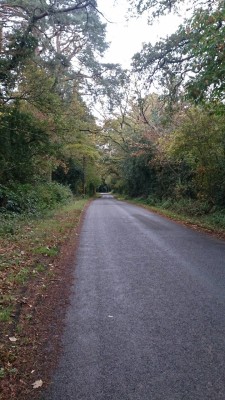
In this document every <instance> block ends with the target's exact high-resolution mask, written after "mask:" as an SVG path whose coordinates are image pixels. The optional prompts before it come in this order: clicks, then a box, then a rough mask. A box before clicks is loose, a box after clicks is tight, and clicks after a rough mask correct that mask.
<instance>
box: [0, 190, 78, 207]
mask: <svg viewBox="0 0 225 400" xmlns="http://www.w3.org/2000/svg"><path fill="white" fill-rule="evenodd" d="M71 198H72V193H71V191H70V190H69V188H67V187H65V186H62V185H60V184H58V183H40V184H36V185H35V186H34V185H31V184H23V185H22V184H18V183H17V184H15V183H14V184H11V185H10V186H8V185H7V186H3V185H0V206H1V208H0V209H1V212H3V213H4V212H7V211H11V212H14V213H22V212H26V213H33V214H34V213H35V214H37V213H40V212H42V211H44V210H47V209H51V208H54V207H56V206H57V205H58V204H65V203H66V202H68V201H69V200H71Z"/></svg>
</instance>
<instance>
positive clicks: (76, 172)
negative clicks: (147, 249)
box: [0, 0, 225, 214]
mask: <svg viewBox="0 0 225 400" xmlns="http://www.w3.org/2000/svg"><path fill="white" fill-rule="evenodd" d="M129 3H130V11H129V14H128V18H137V17H138V15H140V14H142V13H147V14H148V16H149V23H152V22H153V21H155V20H157V19H158V18H160V16H161V15H165V14H168V13H171V12H175V13H183V14H185V13H184V10H185V7H187V6H185V4H186V2H185V1H182V0H157V1H156V0H129ZM115 6H116V5H115ZM187 15H188V17H187V18H186V19H185V20H184V22H183V24H182V25H181V26H180V27H179V28H178V30H177V31H176V32H175V33H174V34H172V35H171V36H168V37H167V38H165V39H161V40H160V41H158V42H157V43H156V44H155V45H152V44H151V43H149V39H150V38H148V37H146V43H145V44H144V45H143V48H142V50H141V51H140V52H139V53H137V54H135V55H134V56H133V60H132V66H131V69H130V70H123V69H122V67H121V66H120V65H118V64H104V63H103V62H102V55H103V54H104V51H105V50H106V49H107V47H108V44H107V43H106V39H105V31H106V23H107V21H106V20H105V19H104V15H102V13H101V10H99V9H98V4H97V1H95V0H90V1H88V0H75V1H72V0H29V1H28V0H8V1H7V2H4V1H1V3H0V17H1V18H0V20H1V22H0V53H1V61H0V81H1V82H0V107H1V109H0V209H1V210H2V212H8V211H11V212H12V211H13V212H23V211H26V212H31V213H36V212H37V211H38V210H39V209H42V208H43V209H44V208H46V207H52V206H54V205H55V204H56V203H58V202H62V201H65V200H67V199H68V198H70V197H71V192H72V193H73V194H74V195H93V194H94V193H95V191H96V190H101V191H104V190H113V191H115V192H117V193H123V194H126V195H128V196H130V197H142V198H145V199H146V201H147V202H148V203H149V204H152V205H154V204H164V206H165V207H172V206H173V205H174V204H177V205H180V208H181V209H182V210H184V209H186V211H188V212H191V213H193V214H201V213H210V212H213V211H215V210H218V209H221V210H222V209H223V208H224V206H225V129H224V127H225V103H224V101H225V99H224V88H225V41H224V38H225V3H224V1H222V0H211V1H209V0H196V1H195V0H192V1H191V2H188V13H187ZM159 21H160V20H159ZM94 106H95V108H96V107H97V109H98V110H99V114H100V115H101V118H99V119H97V118H96V117H94V115H95V113H94V111H93V110H94Z"/></svg>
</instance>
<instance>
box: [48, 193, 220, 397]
mask: <svg viewBox="0 0 225 400" xmlns="http://www.w3.org/2000/svg"><path fill="white" fill-rule="evenodd" d="M74 274H75V275H74V277H75V279H74V286H73V291H72V295H71V305H70V307H69V309H68V313H67V316H66V328H65V333H64V337H63V349H62V354H61V358H60V362H59V365H58V367H57V369H56V371H55V373H54V376H53V383H52V385H50V387H49V390H48V391H47V392H46V393H45V397H44V399H45V400H207V399H209V400H219V399H221V400H225V242H223V241H222V240H219V239H216V238H214V237H211V236H208V235H206V234H204V233H199V232H197V231H195V230H192V229H190V228H187V227H185V226H183V225H181V224H178V223H175V222H172V221H169V220H168V219H166V218H163V217H160V216H158V215H156V214H154V213H151V212H149V211H147V210H145V209H143V208H140V207H136V206H133V205H131V204H128V203H124V202H120V201H117V200H115V199H113V198H110V196H107V195H105V196H103V198H101V199H97V200H95V201H94V202H92V204H91V205H90V207H89V208H88V210H87V213H86V217H85V221H84V224H83V229H82V232H81V237H80V246H79V250H78V256H77V260H76V268H75V273H74Z"/></svg>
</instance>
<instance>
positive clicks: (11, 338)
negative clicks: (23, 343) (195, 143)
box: [9, 336, 17, 342]
mask: <svg viewBox="0 0 225 400" xmlns="http://www.w3.org/2000/svg"><path fill="white" fill-rule="evenodd" d="M9 340H10V342H16V341H17V338H15V337H14V336H12V337H10V338H9Z"/></svg>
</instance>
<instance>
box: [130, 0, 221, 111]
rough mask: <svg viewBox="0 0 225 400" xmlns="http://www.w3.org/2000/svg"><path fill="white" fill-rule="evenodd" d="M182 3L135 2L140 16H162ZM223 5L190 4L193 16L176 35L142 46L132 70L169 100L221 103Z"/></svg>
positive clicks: (205, 2) (175, 0) (217, 2)
mask: <svg viewBox="0 0 225 400" xmlns="http://www.w3.org/2000/svg"><path fill="white" fill-rule="evenodd" d="M180 3H182V1H178V0H174V1H159V2H156V1H155V0H150V1H147V0H146V1H139V2H136V1H134V2H133V4H136V6H137V9H138V11H139V12H140V13H141V12H143V11H145V10H147V9H149V8H150V9H152V8H153V15H160V14H164V13H165V12H166V11H171V9H174V8H175V7H176V6H178V5H179V4H180ZM224 14H225V4H224V2H223V1H220V0H214V1H212V2H208V1H202V2H195V1H194V3H193V14H192V16H191V18H189V19H186V20H185V21H184V24H183V25H181V26H180V27H179V29H178V30H177V32H175V33H174V34H172V35H171V36H169V37H167V38H166V39H162V40H160V41H159V42H158V43H156V44H155V45H154V46H153V45H151V44H144V46H143V49H142V50H141V52H140V53H137V54H136V55H135V56H134V57H133V67H134V70H135V71H137V72H139V73H141V74H142V75H143V74H145V75H144V77H145V79H147V81H148V82H149V84H151V83H152V82H153V80H154V79H157V80H158V82H159V84H160V85H161V87H163V88H166V91H167V94H169V95H170V97H171V99H173V100H177V95H178V94H180V93H181V92H185V94H186V95H187V96H188V97H189V98H190V99H192V100H194V101H195V102H196V103H199V102H201V101H203V100H205V101H208V100H210V101H212V100H220V101H222V100H223V99H224V88H225V86H224V85H225V83H224V71H225V51H224V50H225V47H224V46H225V45H224V35H225V23H224Z"/></svg>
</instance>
